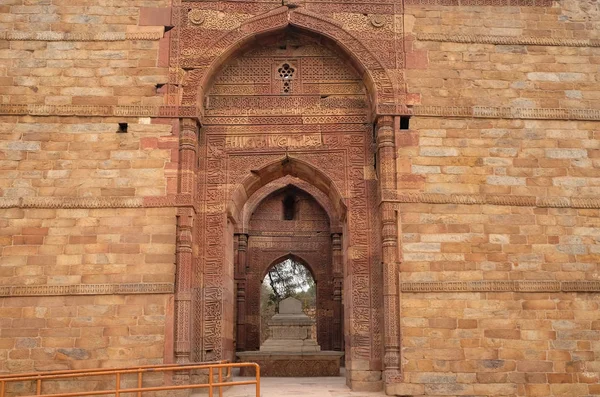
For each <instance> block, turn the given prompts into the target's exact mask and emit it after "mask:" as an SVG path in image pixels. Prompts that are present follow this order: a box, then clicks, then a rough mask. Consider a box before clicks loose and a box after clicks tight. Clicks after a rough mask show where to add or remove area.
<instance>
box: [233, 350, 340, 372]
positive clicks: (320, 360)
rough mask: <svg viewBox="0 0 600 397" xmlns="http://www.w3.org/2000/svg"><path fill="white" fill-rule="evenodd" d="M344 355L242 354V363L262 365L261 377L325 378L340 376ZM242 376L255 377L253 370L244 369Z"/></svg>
mask: <svg viewBox="0 0 600 397" xmlns="http://www.w3.org/2000/svg"><path fill="white" fill-rule="evenodd" d="M343 355H344V353H342V352H335V351H321V352H307V353H288V352H282V353H279V352H260V351H258V352H240V353H237V356H238V358H239V359H240V361H242V362H253V363H257V364H258V365H260V374H261V376H273V377H309V376H315V377H323V376H339V375H340V359H341V358H342V356H343ZM240 375H241V376H253V375H254V369H253V368H242V372H241V373H240Z"/></svg>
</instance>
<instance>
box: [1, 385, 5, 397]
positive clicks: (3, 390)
mask: <svg viewBox="0 0 600 397" xmlns="http://www.w3.org/2000/svg"><path fill="white" fill-rule="evenodd" d="M5 392H6V382H4V381H0V397H4V393H5Z"/></svg>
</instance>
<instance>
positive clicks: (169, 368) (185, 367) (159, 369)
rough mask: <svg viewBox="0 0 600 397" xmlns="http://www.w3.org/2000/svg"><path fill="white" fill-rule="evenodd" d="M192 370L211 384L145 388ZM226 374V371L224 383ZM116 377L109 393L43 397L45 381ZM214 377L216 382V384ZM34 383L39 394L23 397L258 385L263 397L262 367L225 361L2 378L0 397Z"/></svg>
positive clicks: (88, 393)
mask: <svg viewBox="0 0 600 397" xmlns="http://www.w3.org/2000/svg"><path fill="white" fill-rule="evenodd" d="M243 367H254V370H255V378H254V379H253V380H247V381H235V382H227V381H226V379H228V378H230V377H231V369H232V368H243ZM192 370H207V371H208V383H190V384H185V385H167V386H151V387H144V386H143V375H144V374H145V373H167V372H180V371H192ZM223 370H226V374H225V377H226V379H223V375H224V374H223ZM215 371H216V372H215ZM128 374H137V387H134V388H132V387H130V388H121V380H122V377H123V375H128ZM104 375H115V388H114V389H110V390H98V391H85V392H69V393H54V394H42V386H43V381H44V380H61V379H69V378H90V377H95V376H104ZM215 375H216V376H217V382H215V379H214V378H215ZM27 381H35V383H36V394H33V395H30V396H24V397H33V396H44V397H78V396H103V395H115V397H121V394H125V393H135V394H136V395H137V397H142V395H143V393H144V392H151V391H167V390H186V389H208V395H209V397H214V391H215V388H216V389H217V390H218V393H219V397H223V387H229V386H241V385H255V387H256V397H260V367H259V365H258V364H255V363H228V362H224V361H220V362H214V363H193V364H168V365H148V366H140V367H133V368H118V369H93V370H71V371H54V372H42V373H29V374H19V375H4V376H0V397H6V392H7V386H8V385H9V384H10V383H18V382H27Z"/></svg>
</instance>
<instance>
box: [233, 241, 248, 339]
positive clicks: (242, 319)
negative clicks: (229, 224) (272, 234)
mask: <svg viewBox="0 0 600 397" xmlns="http://www.w3.org/2000/svg"><path fill="white" fill-rule="evenodd" d="M247 250H248V235H247V234H238V235H237V258H236V262H237V263H236V265H237V266H236V269H235V278H236V285H237V293H236V300H237V302H236V303H237V306H236V308H237V315H236V318H237V322H236V343H237V347H236V349H237V350H238V351H244V350H245V349H246V266H247V256H246V252H247Z"/></svg>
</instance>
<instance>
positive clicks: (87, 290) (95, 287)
mask: <svg viewBox="0 0 600 397" xmlns="http://www.w3.org/2000/svg"><path fill="white" fill-rule="evenodd" d="M174 291H175V287H174V286H173V284H170V283H136V284H78V285H16V286H15V285H13V286H11V285H9V286H1V287H0V297H16V296H68V295H129V294H172V293H173V292H174Z"/></svg>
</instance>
